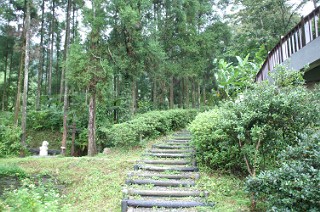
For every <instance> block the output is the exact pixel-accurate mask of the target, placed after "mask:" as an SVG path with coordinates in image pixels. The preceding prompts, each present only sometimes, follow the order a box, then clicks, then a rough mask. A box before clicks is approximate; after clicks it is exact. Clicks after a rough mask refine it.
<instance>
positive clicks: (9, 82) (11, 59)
mask: <svg viewBox="0 0 320 212" xmlns="http://www.w3.org/2000/svg"><path fill="white" fill-rule="evenodd" d="M12 65H13V53H12V54H11V56H10V65H9V73H8V75H9V78H8V86H7V87H8V88H9V89H10V86H11V78H12ZM8 104H9V98H8V95H7V105H6V108H5V109H6V110H8ZM11 109H12V108H11ZM11 109H10V110H11Z"/></svg>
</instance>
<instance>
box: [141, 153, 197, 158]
mask: <svg viewBox="0 0 320 212" xmlns="http://www.w3.org/2000/svg"><path fill="white" fill-rule="evenodd" d="M144 155H145V156H151V157H159V158H190V157H193V156H194V155H193V154H170V153H146V154H144Z"/></svg>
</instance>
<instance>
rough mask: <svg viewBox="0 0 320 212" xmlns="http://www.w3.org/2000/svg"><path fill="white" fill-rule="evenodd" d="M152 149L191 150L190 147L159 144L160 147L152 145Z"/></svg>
mask: <svg viewBox="0 0 320 212" xmlns="http://www.w3.org/2000/svg"><path fill="white" fill-rule="evenodd" d="M152 148H155V149H191V147H190V146H189V145H169V144H168V143H166V144H162V145H161V144H160V145H159V144H158V145H152Z"/></svg>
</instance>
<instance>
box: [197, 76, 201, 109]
mask: <svg viewBox="0 0 320 212" xmlns="http://www.w3.org/2000/svg"><path fill="white" fill-rule="evenodd" d="M197 104H198V108H200V105H201V87H200V82H198V86H197Z"/></svg>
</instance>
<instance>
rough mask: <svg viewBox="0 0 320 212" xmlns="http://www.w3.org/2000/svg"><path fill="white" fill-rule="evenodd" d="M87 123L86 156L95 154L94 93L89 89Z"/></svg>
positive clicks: (92, 89) (93, 90)
mask: <svg viewBox="0 0 320 212" xmlns="http://www.w3.org/2000/svg"><path fill="white" fill-rule="evenodd" d="M90 94H91V95H90V101H89V122H88V156H95V155H96V154H97V144H96V92H95V89H94V88H91V89H90Z"/></svg>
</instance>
